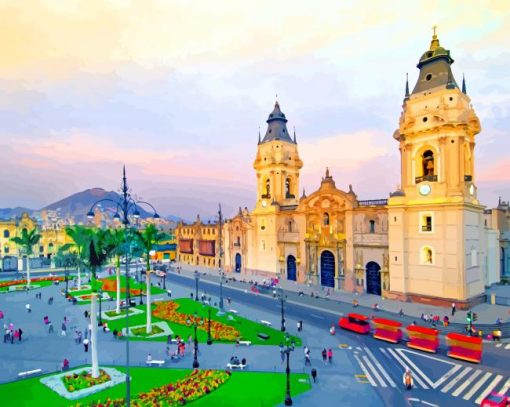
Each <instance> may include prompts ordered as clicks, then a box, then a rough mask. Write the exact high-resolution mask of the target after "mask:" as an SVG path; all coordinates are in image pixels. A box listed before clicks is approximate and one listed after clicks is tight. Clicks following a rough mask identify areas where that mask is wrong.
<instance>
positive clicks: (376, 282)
mask: <svg viewBox="0 0 510 407" xmlns="http://www.w3.org/2000/svg"><path fill="white" fill-rule="evenodd" d="M366 269H367V272H366V273H367V293H368V294H376V295H381V267H380V266H379V264H377V263H376V262H374V261H370V262H368V263H367V266H366Z"/></svg>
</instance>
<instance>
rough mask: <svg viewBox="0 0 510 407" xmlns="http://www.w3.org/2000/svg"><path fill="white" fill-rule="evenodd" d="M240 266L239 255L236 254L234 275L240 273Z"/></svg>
mask: <svg viewBox="0 0 510 407" xmlns="http://www.w3.org/2000/svg"><path fill="white" fill-rule="evenodd" d="M241 264H242V261H241V255H240V254H239V253H237V254H236V273H240V272H241Z"/></svg>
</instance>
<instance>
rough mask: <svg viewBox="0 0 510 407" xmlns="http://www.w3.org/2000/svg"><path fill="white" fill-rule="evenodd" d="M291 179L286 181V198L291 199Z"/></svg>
mask: <svg viewBox="0 0 510 407" xmlns="http://www.w3.org/2000/svg"><path fill="white" fill-rule="evenodd" d="M290 195H291V194H290V178H287V179H286V180H285V198H290V197H291V196H290Z"/></svg>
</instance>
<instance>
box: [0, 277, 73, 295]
mask: <svg viewBox="0 0 510 407" xmlns="http://www.w3.org/2000/svg"><path fill="white" fill-rule="evenodd" d="M33 278H37V277H32V279H31V282H30V287H31V288H30V289H32V286H38V287H48V286H50V285H53V283H54V282H53V281H50V280H46V281H33ZM73 278H74V277H73V276H69V277H68V279H69V283H68V284H69V287H71V280H72V279H73ZM24 279H25V278H23V279H22V280H24ZM1 282H4V281H1ZM21 285H23V286H25V284H19V285H18V286H21ZM10 287H14V286H8V287H0V293H2V292H14V291H10V290H9V288H10ZM59 287H60V288H62V289H63V290H65V288H66V282H65V281H60V282H59Z"/></svg>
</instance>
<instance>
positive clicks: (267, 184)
mask: <svg viewBox="0 0 510 407" xmlns="http://www.w3.org/2000/svg"><path fill="white" fill-rule="evenodd" d="M262 198H271V181H269V178H268V179H266V192H265V194H263V195H262Z"/></svg>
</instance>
